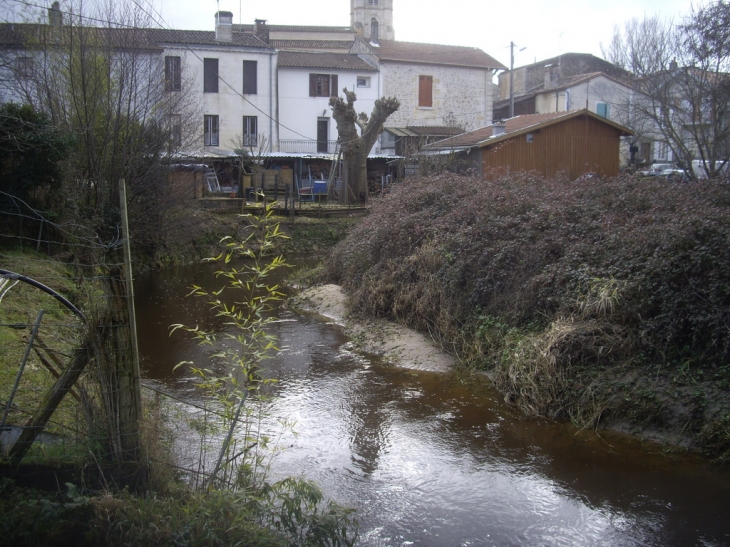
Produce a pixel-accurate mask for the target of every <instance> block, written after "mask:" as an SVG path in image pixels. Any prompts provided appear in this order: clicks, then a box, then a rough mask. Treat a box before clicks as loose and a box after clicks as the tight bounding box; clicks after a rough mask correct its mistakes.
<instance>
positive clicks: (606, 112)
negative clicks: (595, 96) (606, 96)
mask: <svg viewBox="0 0 730 547" xmlns="http://www.w3.org/2000/svg"><path fill="white" fill-rule="evenodd" d="M596 114H598V115H599V116H603V117H604V118H609V117H610V116H611V105H610V104H608V103H596Z"/></svg>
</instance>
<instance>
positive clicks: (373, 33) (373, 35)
mask: <svg viewBox="0 0 730 547" xmlns="http://www.w3.org/2000/svg"><path fill="white" fill-rule="evenodd" d="M370 41H371V42H372V43H373V44H377V43H378V20H377V19H376V18H375V17H373V18H372V19H370Z"/></svg>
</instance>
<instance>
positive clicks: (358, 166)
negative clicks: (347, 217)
mask: <svg viewBox="0 0 730 547" xmlns="http://www.w3.org/2000/svg"><path fill="white" fill-rule="evenodd" d="M343 91H344V93H345V99H346V101H345V99H343V98H342V97H332V98H330V106H331V107H332V116H333V117H334V119H335V121H336V122H337V133H338V135H339V141H340V146H341V148H342V155H343V158H344V162H345V165H346V166H347V177H346V180H347V181H348V184H347V186H348V188H347V189H345V197H346V201H347V203H352V202H365V201H366V200H367V198H368V176H367V159H368V154H369V153H370V150H371V149H372V147H373V145H374V144H375V141H377V139H378V136H379V135H380V133H381V132H382V130H383V124H384V123H385V121H386V120H387V119H388V116H390V115H391V114H392V113H393V112H395V111H396V110H398V107H399V106H400V103H399V102H398V99H396V98H393V97H391V98H382V99H378V100H377V101H375V107H374V108H373V112H372V114H371V115H370V118H368V116H367V114H365V113H364V112H363V113H361V114H360V115H358V114H357V113H356V112H355V106H354V103H355V100H356V99H357V97H356V96H355V93H353V92H352V91H348V90H347V88H345V89H344V90H343ZM358 128H359V129H360V134H358V132H357V129H358Z"/></svg>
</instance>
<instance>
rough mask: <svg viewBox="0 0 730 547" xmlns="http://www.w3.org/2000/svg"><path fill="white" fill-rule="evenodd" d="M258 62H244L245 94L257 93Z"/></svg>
mask: <svg viewBox="0 0 730 547" xmlns="http://www.w3.org/2000/svg"><path fill="white" fill-rule="evenodd" d="M257 70H258V63H257V62H256V61H244V62H243V94H244V95H256V75H257Z"/></svg>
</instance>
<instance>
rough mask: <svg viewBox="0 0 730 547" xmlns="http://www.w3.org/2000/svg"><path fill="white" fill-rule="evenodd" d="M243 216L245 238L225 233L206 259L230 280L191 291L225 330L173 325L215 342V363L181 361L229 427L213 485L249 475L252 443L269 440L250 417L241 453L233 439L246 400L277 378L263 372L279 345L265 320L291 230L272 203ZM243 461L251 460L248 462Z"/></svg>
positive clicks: (278, 295) (210, 479) (210, 481)
mask: <svg viewBox="0 0 730 547" xmlns="http://www.w3.org/2000/svg"><path fill="white" fill-rule="evenodd" d="M242 216H243V218H245V219H246V221H247V222H248V226H247V229H246V232H247V233H246V235H245V236H244V237H243V238H242V239H241V240H240V241H238V240H235V239H234V238H232V237H225V238H223V239H222V240H221V243H222V244H223V245H224V250H223V251H222V252H221V253H220V254H219V255H218V256H215V257H211V258H208V259H206V260H207V261H209V262H215V263H217V264H219V265H220V267H221V269H220V270H218V271H216V277H217V278H222V279H224V280H225V284H224V285H223V286H222V287H220V288H219V289H218V290H208V289H206V288H204V287H202V286H199V285H196V286H193V288H192V291H191V292H190V295H194V296H198V297H201V298H206V299H207V300H208V303H209V305H210V308H211V311H212V312H213V314H214V315H215V316H216V317H219V318H222V319H223V321H224V322H223V325H224V327H225V330H224V332H215V331H212V330H204V329H201V328H199V327H198V326H196V327H189V326H185V325H181V324H176V325H172V331H171V332H174V331H176V330H178V329H180V330H183V331H186V332H188V333H190V334H192V336H193V337H194V338H195V339H197V340H198V342H199V343H200V344H203V345H211V346H214V347H216V352H215V353H214V354H213V355H212V356H211V358H212V361H213V363H214V364H215V365H217V366H215V367H198V366H195V365H194V364H193V363H191V362H189V361H184V362H182V363H179V364H178V365H177V367H179V366H181V365H183V364H190V365H191V371H192V373H193V374H194V375H195V376H197V377H198V379H199V381H198V386H199V387H201V388H203V389H204V390H205V391H207V392H208V393H209V394H210V395H212V396H213V397H214V399H215V400H216V401H217V403H218V404H219V406H220V409H221V411H220V412H221V417H222V418H223V426H224V427H225V428H227V433H226V436H225V439H224V441H223V443H222V446H221V451H220V454H219V456H218V459H217V462H216V465H215V467H214V469H213V472H212V473H211V474H210V476H209V477H208V480H207V484H208V486H212V485H213V483H214V482H215V481H216V480H222V481H223V482H224V483H229V482H230V479H231V478H233V477H234V475H235V472H236V471H241V472H243V471H245V472H246V473H245V474H246V475H247V476H248V477H249V479H250V477H251V474H252V473H251V465H249V463H250V458H254V460H255V458H256V456H255V453H254V452H252V449H253V448H254V447H256V446H258V445H259V444H260V443H265V442H266V439H265V438H260V437H259V436H258V435H256V434H252V429H251V428H250V427H249V426H250V423H249V421H248V420H246V424H247V425H246V426H245V434H244V436H243V438H244V442H245V446H244V447H243V448H242V449H240V450H238V452H237V453H234V452H235V450H236V448H237V443H235V442H232V440H233V435H234V432H235V430H236V428H237V427H238V426H239V423H240V421H241V415H242V413H245V414H249V415H250V413H249V412H248V411H247V410H246V408H245V407H246V401H247V400H248V399H249V398H250V397H260V396H261V395H262V387H263V386H265V385H266V384H269V383H271V382H272V381H273V380H271V379H265V378H264V377H263V376H262V374H261V364H262V362H263V361H264V360H266V359H268V358H270V357H271V356H272V354H273V352H275V351H277V348H276V340H275V337H274V336H273V335H271V334H270V333H269V332H267V330H266V326H267V325H268V324H269V323H270V322H271V321H273V320H274V318H273V317H272V316H271V315H270V313H271V312H272V311H273V309H274V306H275V305H276V303H277V302H279V301H280V300H281V299H282V298H283V297H284V294H283V293H282V292H281V291H280V290H279V285H278V284H276V283H269V279H270V278H271V276H272V274H273V272H275V271H276V270H278V269H280V268H285V267H288V266H289V265H288V264H287V263H286V261H285V260H284V258H283V257H282V256H280V255H276V254H275V252H276V248H277V243H278V242H279V241H280V240H282V239H286V238H288V236H286V235H285V234H283V233H282V232H281V231H280V230H279V223H278V222H275V221H274V219H273V209H272V207H271V205H267V206H266V207H265V209H264V211H263V214H262V215H261V216H256V215H242ZM190 295H189V296H190ZM229 295H233V296H232V298H226V297H227V296H229ZM177 367H176V368H177ZM244 461H247V462H248V463H246V464H244V463H243V462H244ZM254 463H256V462H255V461H254ZM254 467H255V465H254ZM219 474H222V477H223V478H222V479H219ZM236 478H239V479H240V478H241V477H240V476H239V477H236Z"/></svg>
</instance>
